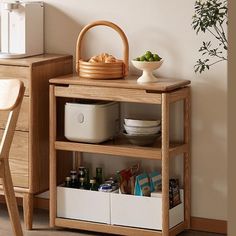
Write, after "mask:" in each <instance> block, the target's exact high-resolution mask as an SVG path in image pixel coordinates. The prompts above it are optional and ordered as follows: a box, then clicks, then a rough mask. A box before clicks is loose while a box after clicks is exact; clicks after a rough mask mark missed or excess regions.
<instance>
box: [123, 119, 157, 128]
mask: <svg viewBox="0 0 236 236" xmlns="http://www.w3.org/2000/svg"><path fill="white" fill-rule="evenodd" d="M124 121H125V125H127V126H135V127H153V126H158V125H160V124H161V121H160V120H137V119H129V118H125V119H124Z"/></svg>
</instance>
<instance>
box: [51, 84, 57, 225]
mask: <svg viewBox="0 0 236 236" xmlns="http://www.w3.org/2000/svg"><path fill="white" fill-rule="evenodd" d="M54 92H55V91H54V85H50V97H49V102H50V111H49V124H50V125H49V127H50V135H49V140H50V149H49V154H50V156H49V170H50V177H49V185H50V186H49V188H50V201H49V203H50V208H49V210H50V213H49V215H50V227H54V226H55V218H56V206H57V202H56V200H57V197H56V194H57V192H56V187H57V180H56V150H55V147H54V144H55V141H56V97H55V93H54Z"/></svg>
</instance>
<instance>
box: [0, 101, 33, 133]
mask: <svg viewBox="0 0 236 236" xmlns="http://www.w3.org/2000/svg"><path fill="white" fill-rule="evenodd" d="M8 114H9V112H7V111H4V112H3V111H2V112H1V116H0V128H1V129H4V128H5V127H6V122H7V118H8ZM16 130H20V131H29V97H24V99H23V102H22V105H21V110H20V115H19V118H18V121H17V124H16Z"/></svg>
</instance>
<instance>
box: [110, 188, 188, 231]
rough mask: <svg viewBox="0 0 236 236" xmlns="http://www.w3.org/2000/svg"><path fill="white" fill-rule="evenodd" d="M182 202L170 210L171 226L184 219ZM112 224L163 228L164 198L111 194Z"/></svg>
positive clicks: (155, 228)
mask: <svg viewBox="0 0 236 236" xmlns="http://www.w3.org/2000/svg"><path fill="white" fill-rule="evenodd" d="M181 201H182V203H181V204H179V205H178V206H176V207H174V208H172V209H170V210H169V218H170V224H169V225H170V228H172V227H174V226H175V225H177V224H179V223H181V222H182V221H184V204H183V191H182V190H181ZM111 224H113V225H123V226H131V227H139V228H147V229H154V230H162V198H161V197H160V198H158V197H140V196H133V195H125V194H115V193H113V194H111Z"/></svg>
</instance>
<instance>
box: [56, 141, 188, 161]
mask: <svg viewBox="0 0 236 236" xmlns="http://www.w3.org/2000/svg"><path fill="white" fill-rule="evenodd" d="M186 148H187V145H185V144H183V143H171V144H170V148H169V152H170V156H171V157H172V156H176V155H179V154H182V153H183V152H185V151H186ZM55 149H57V150H65V151H79V152H88V153H98V154H107V155H115V156H124V157H136V158H144V159H152V160H161V156H162V155H161V151H162V150H161V141H160V140H158V141H157V142H156V143H155V144H154V145H153V146H150V147H142V146H136V145H132V144H130V143H129V142H128V141H127V140H126V139H124V138H117V139H115V140H111V141H107V142H104V143H102V144H89V143H78V142H71V141H65V140H63V141H56V142H55Z"/></svg>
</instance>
